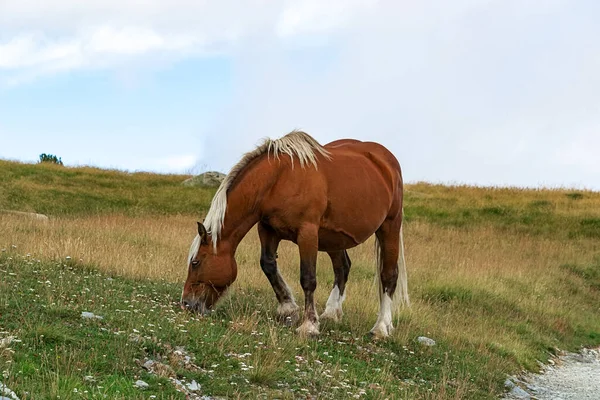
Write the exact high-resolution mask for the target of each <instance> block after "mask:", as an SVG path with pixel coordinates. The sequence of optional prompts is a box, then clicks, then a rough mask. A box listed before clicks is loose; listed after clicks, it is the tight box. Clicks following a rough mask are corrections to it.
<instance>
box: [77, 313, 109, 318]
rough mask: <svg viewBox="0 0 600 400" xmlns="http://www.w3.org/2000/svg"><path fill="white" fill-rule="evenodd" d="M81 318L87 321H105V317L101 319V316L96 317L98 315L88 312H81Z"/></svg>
mask: <svg viewBox="0 0 600 400" xmlns="http://www.w3.org/2000/svg"><path fill="white" fill-rule="evenodd" d="M81 318H86V319H93V318H97V319H103V318H104V317H101V316H99V315H96V314H94V313H91V312H88V311H82V312H81Z"/></svg>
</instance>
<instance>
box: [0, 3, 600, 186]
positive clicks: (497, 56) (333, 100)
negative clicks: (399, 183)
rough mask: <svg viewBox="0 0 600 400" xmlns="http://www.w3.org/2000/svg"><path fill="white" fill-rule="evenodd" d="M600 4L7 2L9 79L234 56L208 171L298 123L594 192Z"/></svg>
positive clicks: (455, 173)
mask: <svg viewBox="0 0 600 400" xmlns="http://www.w3.org/2000/svg"><path fill="white" fill-rule="evenodd" d="M599 11H600V10H599V6H598V2H596V1H593V0H575V1H570V0H548V1H544V2H539V1H534V0H455V1H452V2H448V1H442V0H423V1H419V2H415V1H393V0H380V1H374V0H347V1H343V0H332V1H328V2H322V1H317V0H289V1H280V2H273V1H268V0H252V1H243V2H240V1H237V0H225V1H221V2H199V1H196V0H173V1H169V2H165V1H162V0H147V1H144V2H138V1H123V0H119V1H116V0H102V1H101V0H88V1H85V2H81V1H76V0H57V1H53V2H37V1H33V0H4V1H2V2H0V83H1V82H2V81H5V82H6V81H11V82H13V83H15V84H16V83H20V82H23V81H26V80H35V79H40V78H41V77H43V76H46V75H49V74H56V73H64V72H68V71H74V70H79V69H107V70H115V71H119V69H121V68H123V67H124V66H127V65H128V64H130V63H137V64H136V65H143V67H144V68H145V69H148V68H152V65H153V64H154V63H156V62H157V60H158V59H160V60H161V62H165V61H166V62H169V61H176V60H180V59H183V58H190V57H196V58H201V57H210V56H212V55H214V54H219V55H225V56H226V57H227V58H228V59H229V60H230V61H231V64H232V65H233V78H232V79H233V84H232V85H231V86H232V87H233V88H234V95H233V98H232V99H231V101H230V102H229V104H227V106H226V107H224V108H223V109H222V110H220V112H219V113H217V116H216V118H217V120H218V121H217V123H215V124H214V125H210V126H202V129H201V130H202V131H203V132H209V134H207V135H206V136H205V137H204V144H203V146H202V148H204V149H206V151H205V152H204V154H203V155H202V157H200V156H198V160H199V162H200V163H203V164H206V165H208V166H209V168H210V169H219V170H223V171H226V170H228V169H229V168H230V167H231V165H232V164H233V163H234V162H235V161H237V159H238V158H239V157H240V156H241V154H242V153H243V152H245V151H248V150H249V149H251V148H252V147H253V146H254V145H255V144H257V142H258V141H259V140H260V138H262V137H264V136H271V137H278V136H281V135H283V134H284V133H286V132H288V131H290V130H291V129H293V128H303V129H306V130H307V131H308V132H309V133H311V134H313V135H314V136H315V137H317V138H318V139H319V140H320V141H322V142H327V141H329V140H335V139H337V138H340V137H353V138H358V139H363V140H375V141H379V142H381V143H383V144H384V145H386V146H387V147H389V148H390V149H391V150H392V151H393V152H394V153H395V154H396V155H397V157H398V158H399V160H400V162H401V165H402V166H403V170H404V174H405V178H406V179H407V180H408V181H416V180H428V181H434V182H435V181H437V182H464V183H478V184H502V185H504V184H511V185H528V186H536V185H538V184H544V185H588V186H590V185H596V186H594V187H596V188H598V189H600V186H598V185H600V183H597V182H598V169H599V167H598V165H599V163H598V161H596V159H597V157H596V156H595V152H594V151H593V149H595V148H597V146H598V145H599V144H598V137H600V135H599V128H600V112H599V111H600V80H599V79H598V73H597V71H598V70H600V42H598V41H597V40H596V38H597V37H599V36H600V25H599V24H598V23H597V18H596V16H597V15H598V12H599ZM139 60H144V62H143V63H140V62H139ZM188 161H189V160H188ZM165 168H166V167H165Z"/></svg>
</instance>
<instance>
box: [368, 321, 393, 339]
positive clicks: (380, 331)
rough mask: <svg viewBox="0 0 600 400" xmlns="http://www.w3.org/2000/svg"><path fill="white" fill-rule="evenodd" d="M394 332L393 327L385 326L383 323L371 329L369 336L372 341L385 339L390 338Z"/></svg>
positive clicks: (390, 325)
mask: <svg viewBox="0 0 600 400" xmlns="http://www.w3.org/2000/svg"><path fill="white" fill-rule="evenodd" d="M393 331H394V327H393V326H392V324H385V323H383V322H381V323H378V324H375V326H374V327H373V329H371V332H370V333H371V335H372V336H373V338H374V339H385V338H388V337H390V335H391V334H392V332H393Z"/></svg>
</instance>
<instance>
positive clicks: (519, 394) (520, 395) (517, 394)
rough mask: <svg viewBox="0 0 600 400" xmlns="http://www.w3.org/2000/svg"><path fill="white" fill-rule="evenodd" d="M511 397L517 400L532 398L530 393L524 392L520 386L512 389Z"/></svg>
mask: <svg viewBox="0 0 600 400" xmlns="http://www.w3.org/2000/svg"><path fill="white" fill-rule="evenodd" d="M510 395H511V396H513V397H514V398H516V399H524V400H527V399H531V396H530V395H529V393H527V392H526V391H524V390H523V389H521V388H520V387H518V386H515V387H514V388H512V389H511V391H510Z"/></svg>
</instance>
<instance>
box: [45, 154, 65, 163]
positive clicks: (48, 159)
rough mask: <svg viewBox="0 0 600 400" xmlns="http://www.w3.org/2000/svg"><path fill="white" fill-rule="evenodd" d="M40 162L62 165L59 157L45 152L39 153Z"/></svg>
mask: <svg viewBox="0 0 600 400" xmlns="http://www.w3.org/2000/svg"><path fill="white" fill-rule="evenodd" d="M40 162H41V163H44V162H49V163H53V164H58V165H63V162H62V160H61V158H60V157H56V156H55V155H54V154H46V153H42V154H40Z"/></svg>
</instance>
